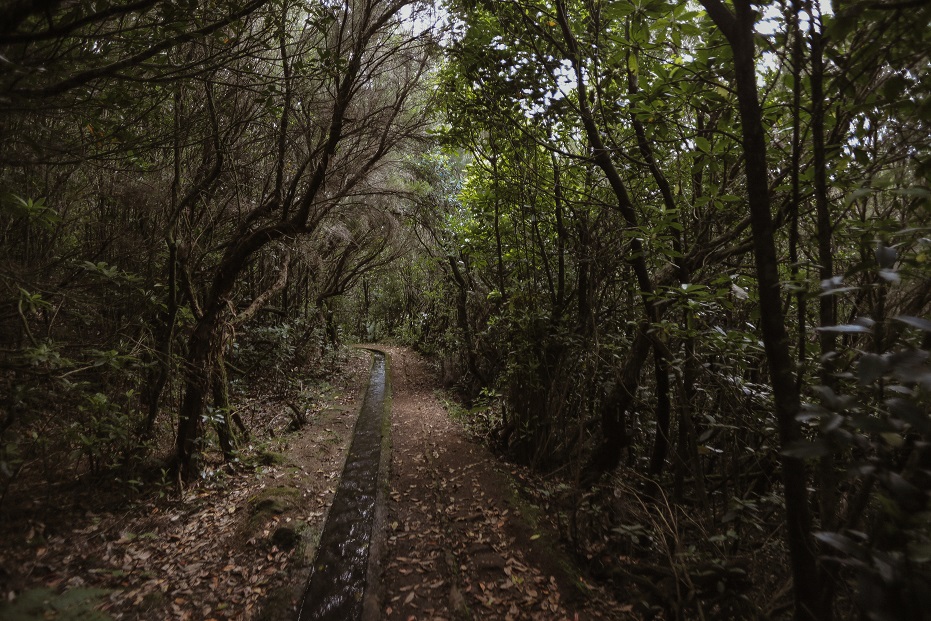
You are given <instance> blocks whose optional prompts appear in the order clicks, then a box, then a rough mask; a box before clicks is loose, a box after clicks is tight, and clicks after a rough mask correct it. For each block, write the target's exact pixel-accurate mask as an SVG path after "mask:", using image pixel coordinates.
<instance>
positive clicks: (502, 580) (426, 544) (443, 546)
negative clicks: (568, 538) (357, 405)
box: [363, 347, 624, 621]
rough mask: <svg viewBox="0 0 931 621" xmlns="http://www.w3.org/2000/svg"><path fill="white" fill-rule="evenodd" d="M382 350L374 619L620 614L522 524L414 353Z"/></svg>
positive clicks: (507, 488) (500, 475) (494, 466)
mask: <svg viewBox="0 0 931 621" xmlns="http://www.w3.org/2000/svg"><path fill="white" fill-rule="evenodd" d="M380 349H383V350H384V351H386V353H388V354H389V356H390V364H389V368H390V375H391V405H390V418H391V426H390V433H391V445H392V446H391V460H390V472H389V474H388V490H387V491H388V498H387V502H386V507H385V523H384V524H383V525H381V527H379V525H377V524H376V529H375V532H374V533H373V540H374V541H375V544H374V545H379V543H380V544H381V545H383V546H384V554H383V555H382V554H379V555H378V556H381V557H382V562H381V563H379V565H378V566H377V567H376V569H375V571H374V572H373V573H374V580H373V583H372V584H369V587H368V588H369V589H374V590H375V591H376V598H377V599H378V600H380V602H381V603H380V609H381V610H380V613H378V616H377V617H376V618H378V617H380V618H384V619H389V620H391V619H401V620H404V621H408V620H410V619H417V620H424V619H436V620H439V619H449V620H452V619H504V620H512V619H513V620H518V619H541V620H542V619H547V620H549V619H572V620H574V619H598V618H612V619H618V618H623V617H624V614H623V610H624V608H623V607H621V606H619V605H618V604H616V603H615V602H613V601H610V600H609V599H608V598H607V597H606V596H605V595H604V594H602V593H600V592H597V591H593V590H590V589H589V588H588V587H587V586H586V585H585V583H584V580H582V579H581V577H580V576H579V575H578V574H574V573H573V571H572V570H571V569H569V568H568V565H567V564H566V562H565V560H564V559H560V558H559V556H558V555H557V554H556V553H555V552H554V550H553V544H552V539H550V538H549V536H547V535H546V534H545V533H541V532H538V531H537V530H535V528H534V527H533V526H531V520H529V519H528V516H527V515H525V513H526V511H524V510H522V507H521V503H520V502H519V501H517V500H516V495H515V492H514V491H513V487H512V485H511V483H510V481H509V478H508V476H507V474H506V473H505V472H504V471H502V470H501V468H500V466H499V465H498V462H497V461H496V459H495V458H494V457H493V456H492V455H491V454H490V453H489V452H488V451H487V450H486V449H484V448H483V447H481V446H479V445H477V444H475V443H474V442H472V441H470V440H469V439H467V437H466V436H465V434H464V432H463V431H462V430H461V429H460V428H459V426H458V425H457V424H456V423H455V422H453V421H451V420H450V418H449V416H448V414H447V412H446V410H445V409H444V408H443V406H442V405H441V403H440V402H439V400H438V399H437V396H436V394H435V389H436V387H437V382H436V380H435V378H434V376H433V374H432V373H431V372H430V370H429V369H428V366H427V364H426V363H425V362H424V360H423V359H422V358H420V357H419V356H418V355H417V354H415V353H413V352H411V351H410V350H408V349H405V348H397V347H386V348H380ZM370 575H372V574H370ZM583 589H585V591H584V592H583ZM363 618H365V616H363Z"/></svg>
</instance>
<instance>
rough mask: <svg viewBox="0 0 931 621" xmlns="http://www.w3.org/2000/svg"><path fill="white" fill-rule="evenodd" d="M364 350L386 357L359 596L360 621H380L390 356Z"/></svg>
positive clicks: (388, 462)
mask: <svg viewBox="0 0 931 621" xmlns="http://www.w3.org/2000/svg"><path fill="white" fill-rule="evenodd" d="M365 349H367V350H369V351H373V352H378V353H380V354H382V355H384V357H385V396H384V400H383V402H382V418H381V457H380V459H379V462H378V481H377V482H376V488H375V490H376V491H375V515H374V516H373V520H372V535H371V539H370V543H369V560H368V569H367V571H366V579H365V583H366V587H365V593H364V595H363V596H362V616H361V621H380V619H381V618H382V610H384V603H385V580H384V574H385V567H384V562H385V555H386V552H387V547H388V527H387V524H386V516H387V507H386V502H387V498H388V493H389V491H390V490H389V489H388V486H389V476H388V475H389V474H390V472H389V471H390V469H391V406H392V390H391V384H392V381H391V367H392V360H391V354H390V353H388V351H387V350H385V349H382V348H380V347H370V346H367V347H365Z"/></svg>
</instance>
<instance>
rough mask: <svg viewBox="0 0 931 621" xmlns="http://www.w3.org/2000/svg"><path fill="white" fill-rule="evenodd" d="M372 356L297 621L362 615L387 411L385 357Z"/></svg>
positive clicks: (338, 620)
mask: <svg viewBox="0 0 931 621" xmlns="http://www.w3.org/2000/svg"><path fill="white" fill-rule="evenodd" d="M372 354H373V357H374V359H373V361H372V375H371V379H370V380H369V387H368V392H366V395H365V400H364V401H363V403H362V411H361V412H360V413H359V418H358V420H357V421H356V427H355V432H354V434H353V439H352V445H351V446H350V448H349V456H348V457H347V458H346V465H345V467H344V468H343V477H342V480H341V481H340V484H339V487H338V488H337V490H336V496H335V497H334V498H333V504H332V506H331V507H330V512H329V514H328V516H327V520H326V524H325V526H324V528H323V533H322V534H321V536H320V544H319V546H318V547H317V555H316V558H315V559H314V564H313V570H312V573H311V576H310V580H309V581H308V583H307V588H306V590H305V591H304V598H303V600H302V601H301V606H300V610H299V621H357V620H358V619H360V618H361V616H362V611H363V600H364V597H365V592H366V577H367V574H368V565H369V564H368V561H369V547H370V544H371V542H372V527H373V523H374V521H375V500H376V496H377V494H378V478H379V464H380V462H381V448H382V418H383V415H384V410H385V403H384V401H385V367H386V365H385V355H384V354H383V353H381V352H377V351H373V352H372Z"/></svg>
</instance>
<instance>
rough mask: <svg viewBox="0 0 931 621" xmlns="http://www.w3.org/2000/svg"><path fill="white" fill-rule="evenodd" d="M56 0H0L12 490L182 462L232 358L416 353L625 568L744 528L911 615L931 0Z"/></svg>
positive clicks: (925, 368) (713, 542) (226, 436)
mask: <svg viewBox="0 0 931 621" xmlns="http://www.w3.org/2000/svg"><path fill="white" fill-rule="evenodd" d="M45 4H48V3H39V2H34V3H30V2H18V3H12V4H11V5H10V6H9V7H8V8H4V9H2V10H0V55H2V58H0V62H2V63H3V65H4V67H3V72H2V74H0V144H2V145H3V150H2V153H0V192H2V197H0V199H2V201H0V231H2V233H0V234H2V245H0V288H2V291H3V297H2V299H0V390H2V393H3V395H4V397H3V403H2V406H0V407H2V410H0V508H2V497H3V495H4V494H5V493H6V490H8V489H9V488H11V487H12V486H15V485H16V484H17V482H18V481H20V480H25V479H26V478H28V477H29V476H30V475H32V474H35V473H38V472H41V473H43V474H45V475H46V476H49V475H51V474H52V473H53V472H54V471H55V470H56V469H60V470H61V471H63V472H64V473H66V474H68V475H70V474H73V473H83V472H99V471H104V470H108V469H110V468H113V467H116V466H119V467H120V468H123V469H124V471H125V469H127V468H130V469H131V467H132V466H133V465H134V464H137V463H138V462H139V461H141V460H142V458H143V457H145V456H147V455H148V454H149V453H150V449H151V448H152V447H154V446H157V447H161V448H167V447H168V444H169V443H173V449H170V451H169V452H170V453H171V454H172V457H171V459H170V461H171V462H172V465H174V466H176V467H177V468H178V470H179V472H181V473H182V474H183V475H184V476H187V477H192V476H196V475H197V474H198V472H199V470H200V467H201V466H200V459H201V456H202V455H203V453H204V451H205V450H207V449H208V448H209V446H210V443H213V442H216V443H217V444H218V446H219V448H220V449H221V450H222V452H223V453H224V455H225V456H226V457H227V458H228V459H229V458H232V457H233V456H234V455H235V449H236V443H237V436H238V435H240V434H242V433H243V432H245V431H247V430H244V429H237V425H236V417H235V412H231V411H230V409H229V404H228V385H229V383H230V382H231V381H233V382H239V383H242V382H248V381H250V380H252V379H254V378H255V374H256V373H257V372H272V373H275V374H277V376H278V377H279V378H284V377H288V376H289V374H290V373H292V372H293V370H294V369H295V368H297V367H298V366H299V365H301V364H306V363H308V362H309V363H311V364H312V365H313V364H316V365H318V366H319V365H323V364H325V362H324V361H325V356H326V352H327V351H328V349H329V348H332V347H333V346H334V345H335V344H336V343H337V342H338V341H340V340H341V339H352V340H359V341H370V340H376V339H384V338H396V339H399V340H402V341H405V342H408V343H411V344H416V345H417V346H418V347H420V348H421V349H423V350H424V351H427V352H429V353H431V354H433V355H434V356H435V358H436V359H437V360H438V361H439V362H440V364H441V365H442V368H443V372H444V373H443V374H444V377H445V378H446V380H447V381H448V382H449V383H450V384H456V385H457V387H458V388H459V389H460V390H461V391H462V393H463V394H464V395H465V397H466V399H467V400H468V401H470V404H471V405H474V406H475V408H474V416H475V417H476V419H477V421H479V423H480V425H479V427H480V428H481V433H483V434H484V435H485V436H486V438H487V439H488V440H489V442H491V443H492V444H493V445H494V446H495V447H496V448H497V449H498V450H500V451H501V452H502V453H503V454H505V455H507V456H508V457H509V458H511V459H513V460H515V461H517V462H520V463H522V464H526V465H529V466H531V467H533V468H535V469H536V470H538V471H539V472H542V473H547V474H554V475H555V476H558V477H560V480H561V481H562V482H563V483H562V485H564V486H565V489H567V490H569V491H568V492H567V493H568V494H569V497H570V498H571V501H570V503H571V504H573V509H572V514H571V516H569V517H568V518H567V519H566V521H565V524H566V529H567V532H566V537H567V539H569V540H571V542H572V544H573V545H574V546H575V547H576V549H577V551H579V552H580V555H582V556H585V555H588V557H592V556H593V553H592V552H591V551H592V550H597V554H603V556H604V557H606V558H613V559H614V560H612V561H610V562H607V568H606V570H605V571H606V572H607V575H608V576H609V577H613V578H614V579H616V580H617V581H618V583H620V582H622V579H621V578H618V575H619V574H622V573H623V572H624V563H623V562H621V561H619V560H617V559H618V558H621V557H624V558H626V557H628V556H630V555H631V548H630V545H631V543H630V542H631V541H637V542H639V543H638V545H640V543H642V542H643V541H651V542H653V543H652V544H650V545H652V546H653V547H652V548H651V551H652V553H654V554H659V555H660V556H661V557H662V553H661V551H662V550H665V560H662V559H661V562H662V563H667V564H669V565H670V568H669V569H670V570H671V571H672V572H673V573H674V574H675V575H677V576H678V575H680V573H681V572H684V573H685V575H686V576H688V575H690V574H689V569H688V568H689V567H693V568H694V567H708V566H713V567H716V568H718V569H720V570H721V571H724V572H725V573H726V572H727V571H730V570H731V569H733V568H734V564H733V563H734V562H735V561H736V560H739V559H740V557H741V555H743V554H746V553H747V549H748V548H752V547H754V546H756V547H758V548H759V549H761V550H763V551H764V552H763V553H765V554H767V555H769V557H777V558H780V559H786V562H785V570H784V571H783V570H782V569H780V568H779V567H770V568H768V569H767V571H768V572H769V573H770V574H778V575H779V576H784V575H788V574H791V575H793V576H794V579H795V581H796V583H795V584H796V589H795V606H796V607H795V615H796V616H797V617H798V618H822V619H825V618H828V617H829V616H830V614H831V611H832V609H834V608H836V609H837V610H839V611H850V610H852V609H853V608H854V607H859V608H861V609H862V610H864V611H866V612H867V613H870V614H875V615H876V618H903V619H904V618H919V617H921V616H922V615H923V614H924V613H923V612H921V611H923V610H926V609H927V607H928V603H927V602H926V601H925V599H926V598H927V597H928V596H927V593H928V589H927V587H928V584H927V582H928V576H929V572H928V571H927V567H926V565H927V563H928V560H929V558H931V555H929V554H928V550H929V546H931V525H929V522H928V515H929V514H928V512H927V509H928V493H929V491H931V474H929V472H931V470H929V467H931V463H929V460H931V455H929V452H928V447H927V443H928V441H929V440H931V438H929V434H931V427H929V422H928V411H929V406H931V403H929V397H928V395H929V392H931V368H929V363H928V355H929V354H928V352H929V350H931V323H929V321H928V316H929V313H931V241H929V238H931V234H929V230H931V229H929V222H931V179H929V177H931V152H929V149H928V147H929V141H931V138H929V136H931V93H929V89H928V84H929V83H931V75H929V69H931V62H929V61H931V58H929V52H928V50H931V28H928V25H929V19H931V8H929V7H928V6H927V4H924V3H915V2H883V1H876V0H857V1H854V2H842V3H834V5H833V10H830V11H828V10H827V7H826V6H822V7H820V8H819V6H818V4H817V3H812V2H808V1H793V2H779V3H770V4H765V5H751V4H750V3H749V2H747V1H745V0H734V1H733V2H731V3H728V4H725V3H723V2H720V1H719V0H705V1H703V2H700V3H697V4H696V3H674V2H664V1H662V0H623V1H616V2H614V1H612V2H608V1H605V0H553V1H549V0H508V1H495V0H481V1H478V2H465V1H459V0H451V1H450V2H448V3H447V4H446V6H445V12H441V14H440V17H441V18H442V19H440V20H439V21H443V22H445V23H446V27H445V28H443V29H440V28H439V27H437V26H436V25H435V24H433V22H431V21H430V19H428V18H429V17H430V16H432V17H433V18H436V17H437V14H436V13H433V12H432V8H431V7H429V6H420V5H419V4H415V3H409V2H403V1H397V2H388V1H384V0H347V1H346V2H331V1H328V0H327V1H322V0H321V1H317V0H307V1H304V2H297V1H293V2H292V1H290V0H275V1H269V0H254V1H252V2H246V1H243V2H239V1H237V0H228V1H223V2H214V3H209V4H205V5H204V4H201V3H187V4H184V5H182V4H178V3H176V2H167V1H159V0H143V1H142V2H138V3H133V4H130V5H127V4H125V3H119V2H97V3H71V4H67V3H66V4H62V3H51V5H50V6H51V8H49V9H48V10H46V7H45ZM822 12H824V14H822ZM412 18H416V19H412ZM434 21H435V20H434ZM428 24H433V25H432V26H430V27H428ZM440 43H443V44H445V47H444V48H443V50H440V45H439V44H440ZM440 51H443V52H444V54H442V55H441V54H440V53H439V52H440ZM431 115H432V116H431ZM428 117H429V118H428ZM428 125H430V126H431V128H432V129H431V131H430V132H428V131H427V127H428ZM168 414H171V415H172V416H168ZM175 425H176V426H175ZM173 426H175V428H174V429H172V427H173ZM210 428H213V429H215V434H212V433H208V430H209V429H210ZM619 468H620V472H623V473H624V475H623V479H624V480H622V477H620V476H617V475H615V476H612V475H611V473H616V472H618V471H619V470H618V469H619ZM630 480H636V481H643V483H642V484H639V483H638V484H637V485H632V484H631V483H630ZM621 489H623V490H624V492H623V494H622V493H621ZM811 490H813V492H812V491H811ZM615 494H616V495H615ZM627 495H639V496H638V497H640V498H641V499H646V500H645V505H644V506H650V507H656V506H664V507H667V508H668V519H666V521H665V522H664V523H665V524H666V528H667V531H666V532H656V531H657V529H658V528H660V527H659V526H658V525H657V524H659V521H657V522H656V523H654V525H653V526H654V527H655V528H653V531H652V532H651V533H648V532H647V531H650V527H648V525H644V524H643V523H637V524H631V523H630V522H629V521H625V519H626V518H625V517H624V516H625V513H624V509H623V508H619V507H618V503H619V502H622V501H618V500H617V498H618V497H619V496H620V497H625V498H626V497H627ZM667 501H668V502H667ZM628 504H630V503H628ZM656 511H659V510H658V509H657V510H656ZM582 513H585V514H586V515H588V516H589V517H588V518H583V517H580V516H581V514H582ZM663 515H667V514H666V513H663ZM591 516H596V517H595V518H592V517H591ZM685 516H687V517H688V519H686V517H685ZM583 519H589V523H588V526H587V527H585V528H582V527H580V526H579V522H580V521H581V520H583ZM664 519H665V518H664ZM676 520H682V522H683V524H684V523H686V522H688V524H691V526H689V527H688V528H686V527H685V526H683V527H682V528H683V532H684V533H685V534H684V535H683V536H684V537H685V539H686V540H687V541H679V537H680V532H679V530H678V527H676V528H673V527H670V526H669V524H670V523H672V522H675V521H676ZM676 523H677V522H676ZM689 529H692V530H689ZM774 529H775V530H778V531H779V532H781V533H782V534H783V535H784V537H782V538H780V539H779V541H776V542H774V541H773V540H772V539H769V538H767V537H766V535H767V534H768V533H770V532H773V531H774ZM782 541H784V543H782ZM660 542H662V545H661V543H660ZM670 542H673V543H670ZM662 546H666V547H665V548H663V547H662ZM647 547H649V546H647ZM641 552H643V551H642V550H641ZM644 554H646V552H644ZM612 555H613V556H612ZM599 558H601V556H599ZM658 562H659V561H658ZM709 563H710V564H711V565H709ZM715 571H717V570H715ZM612 572H613V573H612ZM677 572H679V573H677ZM695 575H696V576H697V575H698V574H695ZM714 575H717V574H714ZM753 577H754V578H759V577H760V576H759V575H758V574H754V576H753ZM626 579H627V580H634V581H636V578H635V577H631V576H629V575H628V576H627V578H626ZM777 580H778V577H772V578H771V581H770V582H769V583H768V586H769V587H773V589H774V590H777V589H778V587H777V586H775V585H776V581H777ZM676 584H677V585H678V584H679V583H678V582H676ZM715 584H718V583H715ZM720 584H724V582H720ZM728 584H730V583H728ZM644 588H647V587H644ZM757 588H759V589H763V588H766V587H764V586H763V585H762V583H760V584H758V585H757ZM674 591H675V594H676V595H675V596H670V595H668V591H666V592H663V593H666V594H665V595H663V596H662V597H657V598H656V599H657V600H661V601H650V602H647V603H646V604H644V606H645V608H644V611H647V612H648V611H650V610H652V611H653V612H656V609H664V610H665V613H666V614H667V615H668V616H677V617H686V616H693V615H696V614H698V615H703V614H711V615H714V614H717V615H725V616H726V615H732V616H738V615H757V616H764V615H768V614H777V613H778V612H779V605H778V602H776V599H778V594H777V596H776V597H775V598H773V600H772V601H762V600H761V599H753V598H750V597H746V596H743V595H742V591H741V589H739V588H737V587H734V588H733V589H731V588H730V587H728V593H729V594H730V595H728V596H727V597H724V596H723V595H722V594H721V593H720V592H719V591H718V590H717V587H714V588H711V589H710V590H708V592H704V591H702V589H701V588H699V587H697V586H695V585H694V584H691V586H690V585H689V584H686V585H685V587H682V588H680V587H678V586H677V587H676V589H674ZM835 603H836V605H835Z"/></svg>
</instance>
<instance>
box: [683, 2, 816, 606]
mask: <svg viewBox="0 0 931 621" xmlns="http://www.w3.org/2000/svg"><path fill="white" fill-rule="evenodd" d="M701 3H702V5H703V6H704V7H705V9H706V10H707V11H708V14H709V15H710V16H711V18H712V19H713V20H714V22H715V23H716V24H717V25H718V27H719V28H720V30H721V32H722V33H724V35H725V36H726V37H727V39H728V41H729V43H730V46H731V48H732V50H733V53H734V69H735V81H736V87H737V101H738V106H739V111H740V121H741V122H740V125H741V138H742V145H743V152H744V166H745V173H746V177H747V179H746V183H747V197H748V202H749V205H750V226H751V230H752V233H753V252H754V259H755V264H756V275H757V281H758V282H759V287H760V293H759V295H760V307H761V309H762V312H761V317H760V328H761V331H762V336H763V344H764V347H765V350H766V359H767V362H768V364H769V373H770V380H771V382H772V388H773V398H774V401H775V409H776V424H777V427H778V430H779V440H780V445H781V446H782V447H786V446H788V445H790V444H792V443H793V442H795V441H796V440H798V439H799V438H800V437H801V434H800V430H799V426H798V422H797V421H796V418H795V417H796V415H797V414H798V411H799V407H800V399H799V391H798V385H797V384H796V381H795V372H794V365H793V360H792V356H791V354H790V351H789V334H788V331H787V330H786V325H785V317H784V315H783V312H782V305H781V299H780V298H781V296H780V288H779V271H778V257H777V254H776V244H775V240H774V233H773V229H774V227H773V218H772V214H771V212H770V197H769V176H768V172H767V163H766V133H765V131H764V129H763V118H762V111H761V109H760V103H759V99H758V96H757V81H756V58H755V54H756V51H755V47H754V40H753V37H754V31H753V25H754V19H755V18H754V15H755V12H754V9H753V7H752V5H751V3H750V2H749V1H748V0H737V1H736V2H735V3H734V4H735V9H736V15H735V14H733V13H731V12H730V9H728V8H727V7H726V6H725V5H724V4H723V3H722V2H720V1H719V0H701ZM781 463H782V478H783V485H784V488H785V490H784V493H785V503H786V523H787V533H786V540H787V543H788V547H789V555H790V563H791V566H792V577H793V584H794V588H795V618H796V619H805V620H811V621H815V620H819V621H828V620H829V619H831V617H832V606H831V601H830V598H829V597H827V596H826V595H827V593H828V591H827V589H826V588H825V581H824V577H823V575H822V573H821V571H820V570H819V567H818V563H817V557H816V548H815V544H814V540H813V537H812V532H811V514H810V512H809V509H808V490H807V475H806V471H805V464H804V462H802V461H801V460H800V459H797V458H794V457H787V456H784V455H783V456H781Z"/></svg>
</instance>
